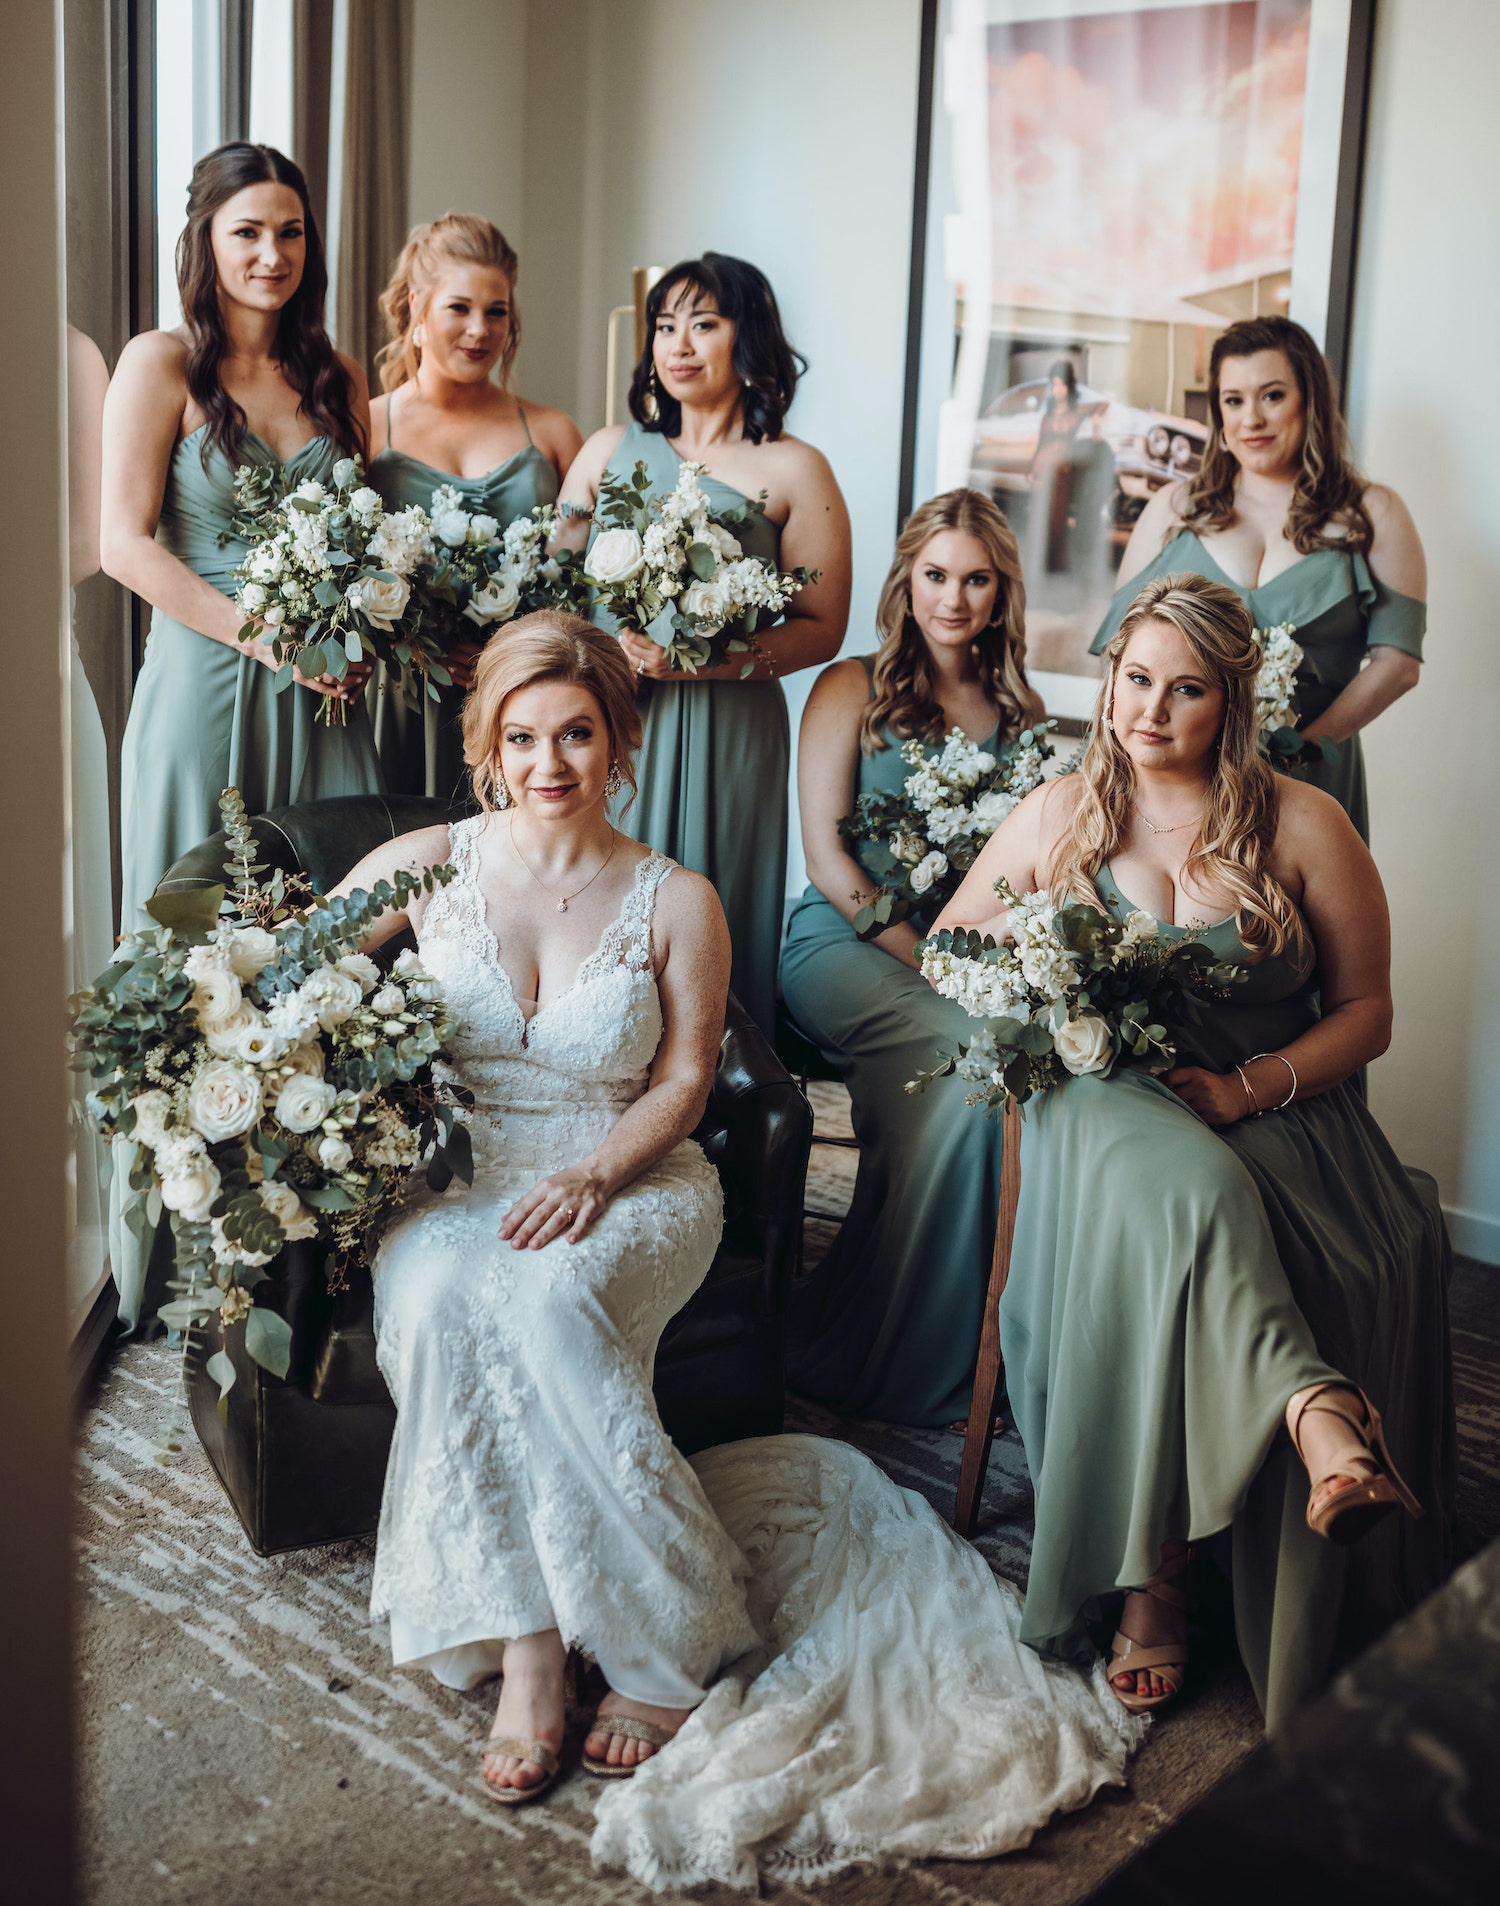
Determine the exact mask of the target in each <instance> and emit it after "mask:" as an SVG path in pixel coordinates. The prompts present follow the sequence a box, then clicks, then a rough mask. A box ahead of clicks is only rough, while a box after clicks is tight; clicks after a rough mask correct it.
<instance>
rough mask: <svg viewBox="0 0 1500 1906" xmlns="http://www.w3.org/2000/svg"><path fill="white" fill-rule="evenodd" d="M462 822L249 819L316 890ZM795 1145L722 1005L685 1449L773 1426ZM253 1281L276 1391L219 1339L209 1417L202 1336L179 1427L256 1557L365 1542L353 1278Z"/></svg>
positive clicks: (765, 1048)
mask: <svg viewBox="0 0 1500 1906" xmlns="http://www.w3.org/2000/svg"><path fill="white" fill-rule="evenodd" d="M462 811H464V810H462V809H461V808H450V807H449V806H448V804H447V803H445V802H442V801H429V800H421V799H417V798H395V797H392V798H388V799H384V798H381V797H380V796H378V795H352V796H348V797H346V798H344V799H341V800H329V801H313V802H308V803H306V804H305V805H303V806H301V807H287V808H279V809H276V810H275V811H274V812H272V813H270V814H263V815H261V816H259V817H258V818H257V819H255V820H254V821H253V822H252V826H253V829H254V832H255V837H256V841H257V844H258V846H259V849H260V851H259V853H258V854H257V856H256V858H257V859H259V860H262V861H264V862H266V864H267V866H268V868H276V867H280V868H282V869H284V870H285V871H286V872H288V873H292V872H300V873H305V874H306V875H308V877H309V878H310V879H311V880H312V881H313V883H314V885H315V886H316V887H317V888H318V889H319V890H320V891H323V892H326V891H327V889H328V888H329V887H332V886H335V885H336V884H337V883H338V881H340V880H341V879H342V878H343V877H344V875H345V874H346V873H347V872H348V870H349V868H350V867H352V866H353V865H354V864H355V863H356V862H357V861H358V860H360V859H361V858H362V857H363V856H364V855H365V854H367V853H368V852H370V850H371V849H372V848H373V847H375V846H377V845H378V844H379V843H380V842H381V841H383V840H390V839H392V838H394V837H395V836H396V835H398V834H404V833H410V832H412V831H413V830H414V829H416V828H419V827H430V826H432V825H434V824H435V823H437V822H439V821H445V820H448V819H450V818H453V817H455V816H456V815H457V814H458V813H460V812H462ZM224 858H225V848H224V839H223V836H222V835H216V836H215V837H214V838H213V839H211V840H208V841H205V842H204V843H203V845H202V846H201V847H196V848H194V849H193V851H192V852H191V853H189V854H185V855H184V856H183V858H182V859H181V860H179V861H178V862H177V864H176V865H175V866H174V867H172V868H171V869H170V870H169V871H168V873H167V874H166V875H165V877H164V878H163V880H162V881H161V883H160V889H159V890H161V889H165V890H171V889H172V888H182V887H189V886H199V885H202V884H204V883H207V882H213V881H217V880H219V879H221V878H222V869H223V862H224ZM397 944H399V942H398V943H397ZM811 1134H812V1114H811V1112H810V1111H809V1109H808V1104H807V1101H806V1099H805V1098H804V1097H803V1095H802V1094H801V1092H799V1091H798V1089H797V1087H796V1085H795V1084H794V1083H793V1082H792V1079H791V1077H790V1076H789V1074H788V1073H787V1071H786V1069H785V1067H784V1066H783V1065H782V1064H781V1062H780V1061H779V1060H778V1059H777V1057H776V1055H775V1054H774V1053H773V1052H772V1050H771V1048H770V1046H769V1044H768V1043H767V1042H766V1040H765V1039H764V1038H763V1037H762V1035H761V1033H760V1031H759V1029H758V1028H757V1027H756V1025H755V1023H754V1022H753V1021H752V1020H751V1018H750V1017H749V1015H748V1014H747V1013H746V1012H745V1010H744V1008H743V1007H742V1006H741V1005H740V1004H739V1002H738V1001H737V1000H736V999H735V998H734V996H733V994H731V995H730V999H729V1008H728V1012H727V1014H726V1018H725V1026H724V1039H723V1044H722V1045H721V1047H720V1051H719V1064H718V1069H717V1072H716V1073H715V1076H714V1083H713V1089H712V1091H711V1093H710V1095H709V1103H708V1110H707V1112H706V1113H705V1115H704V1118H703V1122H702V1124H701V1125H700V1126H699V1128H698V1130H697V1132H696V1133H695V1134H694V1136H695V1137H696V1138H697V1139H698V1142H699V1143H700V1144H701V1145H702V1146H703V1148H704V1150H705V1151H706V1152H707V1154H708V1156H709V1158H710V1159H711V1160H712V1162H713V1164H714V1165H715V1167H716V1168H717V1170H718V1173H719V1177H720V1180H721V1182H722V1184H723V1187H724V1205H725V1217H724V1236H723V1239H722V1241H721V1243H720V1245H719V1250H718V1254H717V1256H716V1257H715V1258H714V1261H713V1264H712V1266H711V1267H710V1270H709V1273H708V1276H707V1278H706V1279H705V1281H704V1283H703V1285H702V1287H701V1288H700V1289H699V1290H698V1291H697V1293H696V1294H695V1295H694V1297H693V1299H692V1301H691V1302H690V1303H689V1304H688V1306H687V1308H686V1309H685V1310H683V1311H682V1312H681V1313H680V1314H679V1315H678V1316H677V1317H675V1318H673V1320H672V1322H671V1323H670V1324H669V1325H668V1327H667V1330H666V1333H665V1335H664V1336H663V1338H662V1343H661V1348H660V1350H659V1351H658V1353H657V1359H656V1399H657V1405H658V1407H659V1409H660V1411H661V1417H662V1421H663V1423H664V1424H665V1426H666V1428H667V1431H668V1433H669V1434H670V1435H671V1436H672V1437H673V1438H674V1439H675V1440H676V1442H677V1443H678V1444H679V1445H680V1446H681V1447H682V1448H683V1449H685V1450H688V1451H692V1450H695V1449H703V1448H707V1447H708V1446H709V1445H711V1444H714V1443H724V1442H730V1441H733V1440H735V1439H736V1438H739V1437H745V1436H765V1435H774V1434H775V1433H776V1432H778V1431H779V1430H780V1428H781V1424H782V1365H783V1351H784V1343H785V1332H786V1300H787V1291H788V1286H789V1284H790V1281H791V1277H792V1272H793V1268H794V1266H795V1264H796V1260H797V1246H798V1239H799V1236H800V1232H801V1213H802V1198H803V1184H804V1180H805V1177H806V1172H807V1155H808V1146H809V1143H810V1140H811ZM269 1268H270V1278H271V1281H270V1284H269V1285H262V1286H261V1287H260V1289H259V1290H258V1292H257V1297H258V1299H259V1301H260V1302H262V1303H264V1302H267V1301H269V1302H270V1303H271V1304H272V1305H273V1306H274V1307H275V1308H276V1309H277V1310H279V1311H280V1312H281V1314H282V1315H283V1316H284V1317H285V1318H286V1319H287V1321H288V1323H289V1324H290V1325H291V1327H292V1345H291V1364H290V1367H289V1369H288V1371H287V1374H286V1377H285V1378H284V1379H281V1378H277V1377H274V1376H272V1375H270V1374H269V1373H268V1372H267V1371H265V1370H263V1369H262V1368H261V1367H260V1365H259V1364H256V1363H254V1362H252V1361H251V1359H250V1358H249V1357H248V1356H247V1355H246V1353H245V1347H244V1326H243V1324H237V1325H234V1326H232V1327H231V1329H230V1330H229V1332H228V1343H227V1349H228V1352H229V1355H230V1357H231V1359H232V1360H233V1362H234V1366H235V1371H236V1378H237V1380H236V1382H235V1385H234V1387H233V1389H232V1390H231V1391H230V1392H229V1396H228V1399H227V1402H228V1409H227V1415H226V1418H225V1420H223V1421H222V1422H221V1421H220V1418H219V1413H218V1408H217V1404H218V1386H217V1385H216V1384H215V1383H214V1382H213V1380H212V1379H211V1378H209V1377H208V1375H207V1374H206V1372H205V1369H204V1365H205V1363H206V1361H207V1354H208V1350H210V1349H212V1348H214V1347H217V1336H218V1330H217V1326H216V1327H215V1329H214V1331H213V1332H212V1338H213V1340H214V1341H213V1342H211V1343H210V1344H209V1345H208V1346H207V1347H206V1348H202V1347H200V1350H199V1354H196V1355H195V1356H194V1357H193V1359H192V1361H191V1366H190V1375H189V1381H188V1392H189V1399H190V1403H191V1407H192V1416H193V1423H194V1426H195V1428H196V1429H197V1432H198V1435H199V1437H200V1439H201V1441H202V1443H203V1446H204V1448H205V1449H206V1451H207V1452H208V1457H209V1461H210V1462H211V1463H212V1464H213V1467H214V1469H215V1471H216V1472H217V1474H218V1477H219V1480H220V1481H221V1482H222V1483H223V1485H224V1488H225V1490H226V1491H227V1493H228V1495H229V1498H230V1501H231V1502H232V1503H233V1504H234V1507H235V1510H236V1512H237V1513H238V1515H239V1518H240V1521H241V1522H242V1523H243V1524H244V1526H245V1532H246V1534H247V1535H248V1536H249V1538H250V1542H251V1546H252V1547H253V1548H254V1549H255V1550H256V1552H257V1553H258V1554H261V1555H274V1554H277V1553H280V1552H282V1551H285V1550H288V1549H298V1548H306V1547H309V1546H311V1545H313V1544H315V1543H320V1542H334V1541H339V1540H341V1539H343V1538H345V1537H348V1536H355V1535H366V1534H368V1533H369V1532H370V1531H371V1530H372V1529H374V1527H375V1524H376V1521H377V1518H378V1516H379V1512H380V1494H381V1486H382V1484H383V1481H384V1477H385V1465H386V1456H387V1453H388V1451H389V1447H390V1440H391V1431H392V1428H393V1426H394V1424H395V1420H396V1412H395V1407H394V1405H393V1404H392V1402H391V1399H390V1394H389V1392H388V1391H387V1389H386V1387H385V1383H384V1381H383V1379H382V1378H381V1375H380V1372H379V1370H378V1369H377V1368H376V1364H375V1333H374V1321H373V1311H374V1292H373V1289H372V1286H371V1284H370V1280H369V1277H368V1275H365V1276H362V1277H360V1278H359V1279H358V1280H357V1282H356V1283H355V1284H354V1286H353V1287H352V1288H351V1289H349V1290H348V1291H346V1292H343V1293H341V1294H340V1295H338V1296H335V1297H330V1296H329V1294H328V1291H327V1289H326V1287H325V1283H324V1277H323V1253H322V1247H321V1246H320V1245H317V1244H289V1245H287V1246H286V1247H285V1249H284V1250H283V1251H282V1253H281V1255H280V1256H279V1257H278V1258H277V1259H276V1260H275V1262H274V1263H273V1264H272V1265H271V1266H270V1267H269Z"/></svg>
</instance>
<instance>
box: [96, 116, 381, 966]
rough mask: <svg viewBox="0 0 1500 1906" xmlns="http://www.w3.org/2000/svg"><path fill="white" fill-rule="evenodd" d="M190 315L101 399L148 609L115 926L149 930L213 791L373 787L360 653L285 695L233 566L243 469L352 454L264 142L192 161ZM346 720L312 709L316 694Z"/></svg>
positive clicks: (290, 797) (131, 362)
mask: <svg viewBox="0 0 1500 1906" xmlns="http://www.w3.org/2000/svg"><path fill="white" fill-rule="evenodd" d="M177 283H178V288H179V291H180V293H181V297H182V312H183V320H182V323H181V324H180V325H179V326H178V327H177V328H176V329H175V330H172V331H147V332H145V333H144V334H143V335H142V336H140V337H137V338H132V339H131V341H130V343H129V344H127V345H126V347H125V349H124V351H123V352H122V353H121V355H120V362H119V366H118V368H117V369H116V371H115V375H114V381H113V382H112V384H111V385H110V389H109V396H108V399H107V401H106V404H105V412H104V476H103V510H102V523H101V539H100V540H101V557H102V562H103V567H104V568H105V570H107V572H108V573H109V574H110V575H111V576H113V577H115V578H116V580H117V581H119V582H122V583H124V584H125V586H126V587H127V588H128V589H132V590H134V592H135V593H136V594H137V595H138V596H142V597H144V598H145V600H146V601H147V602H149V603H150V604H151V605H152V608H153V610H154V611H155V613H154V614H153V616H152V618H151V631H150V635H149V637H148V639H147V643H146V660H145V665H144V667H143V668H142V670H141V673H140V677H139V679H138V680H137V682H136V685H135V694H134V698H133V700H132V703H131V709H130V719H129V721H128V722H127V724H126V728H125V740H124V749H123V756H122V760H121V770H120V774H121V824H120V831H121V839H122V855H123V862H124V869H123V875H124V877H123V894H122V900H121V913H120V917H121V925H122V928H123V929H125V930H126V931H128V930H130V929H131V928H133V927H138V926H140V925H142V924H144V916H143V914H142V913H141V911H140V908H141V904H142V902H143V901H145V900H146V899H148V898H149V897H150V894H151V892H152V889H153V888H154V887H155V885H156V883H157V881H158V880H159V879H160V877H161V875H162V873H163V872H164V871H165V869H166V868H167V867H169V866H170V865H171V864H172V862H173V861H174V860H176V859H177V858H178V856H179V855H180V854H182V853H185V852H186V850H187V849H188V848H190V847H193V846H196V844H197V843H198V842H199V841H201V840H203V839H204V838H205V837H206V836H207V835H209V834H212V833H213V832H214V831H215V830H216V829H217V827H218V825H219V819H218V799H219V794H220V791H221V790H222V789H223V788H225V787H227V786H230V785H234V786H236V787H238V788H239V789H240V791H241V793H243V795H244V797H245V802H246V805H247V806H248V807H249V809H250V811H251V812H252V813H257V812H260V811H261V810H263V809H265V808H270V807H280V806H283V805H285V804H287V803H290V802H294V801H312V800H318V799H320V798H322V797H324V796H326V795H336V794H364V793H372V792H378V791H379V788H380V771H379V766H378V764H377V762H376V759H375V749H374V743H373V741H372V739H371V735H370V728H369V721H368V718H367V716H366V714H365V710H364V704H363V700H362V691H363V688H364V682H365V677H366V675H367V674H368V669H367V667H365V666H364V665H361V664H357V663H356V664H354V665H352V666H351V667H350V669H349V672H348V674H347V675H346V676H345V677H344V679H343V681H342V682H336V681H334V680H333V679H332V678H331V677H329V676H323V677H319V678H318V679H317V680H315V681H309V680H307V679H306V678H305V677H303V676H302V675H301V674H300V673H299V674H298V675H297V676H296V685H294V686H293V687H291V688H288V689H287V690H285V691H284V692H283V693H282V694H279V695H278V694H277V693H276V691H275V688H274V685H273V676H274V672H275V668H276V663H275V658H274V657H273V655H272V653H271V645H270V643H269V641H266V640H262V639H260V638H256V639H255V640H252V641H248V642H243V643H242V642H241V641H240V640H239V639H238V638H239V630H240V628H241V627H242V625H243V623H244V620H245V618H244V616H243V614H242V613H241V611H240V610H239V609H237V608H236V607H235V605H234V603H233V601H232V600H231V594H230V592H231V590H232V588H233V581H232V575H231V572H232V571H233V570H234V568H235V566H236V565H237V564H238V563H239V562H240V561H241V560H242V559H243V557H244V554H245V544H244V543H243V542H242V541H241V540H240V539H239V538H238V537H237V536H235V535H234V533H233V532H232V530H231V528H230V523H231V518H232V515H233V508H234V476H235V471H236V469H237V468H239V467H240V466H241V465H243V464H246V463H255V464H270V465H273V466H274V467H276V468H278V469H279V470H281V471H283V472H284V473H285V474H286V475H287V476H288V477H289V478H294V479H295V480H297V481H299V482H305V481H308V480H312V479H317V480H326V479H327V478H328V476H329V473H330V471H331V470H332V467H333V465H334V463H335V461H336V460H337V459H338V458H340V457H347V456H351V455H353V454H354V453H356V452H359V453H363V452H364V450H365V447H366V444H367V442H368V437H369V423H370V411H369V401H368V396H367V393H366V388H365V377H364V373H363V371H362V370H361V369H360V368H359V366H358V365H357V364H356V363H354V361H353V360H352V359H351V358H347V357H343V356H341V355H340V354H339V353H338V352H337V351H335V350H334V348H333V345H332V343H331V342H330V341H329V337H328V333H327V331H326V329H325V328H324V322H323V301H324V297H325V295H326V293H327V289H328V273H327V269H326V267H325V265H324V262H323V250H322V246H321V245H320V244H319V242H318V232H317V227H316V225H315V224H314V222H313V217H312V209H311V206H310V205H309V203H308V197H307V184H306V181H305V180H304V179H303V177H302V174H301V172H300V171H299V170H298V168H297V167H296V166H295V165H294V164H293V163H292V161H291V160H290V159H288V158H286V157H285V156H284V154H282V153H280V152H277V151H276V150H275V148H274V147H271V146H257V145H248V144H243V143H235V144H231V145H225V146H220V147H219V148H218V149H217V151H214V152H210V153H208V154H207V155H206V156H205V157H204V158H202V159H200V160H199V161H198V163H197V165H196V166H194V168H193V177H192V183H191V185H190V186H189V188H188V222H187V226H186V229H185V230H184V231H183V234H182V236H181V238H179V240H178V241H177ZM330 695H331V696H334V697H336V698H338V699H339V700H341V701H343V702H344V703H345V704H346V708H345V710H344V713H345V714H346V716H347V720H346V721H345V722H344V723H343V724H338V723H335V724H328V723H324V722H320V721H317V720H315V717H316V715H317V713H318V708H319V703H320V701H321V699H322V697H324V696H330Z"/></svg>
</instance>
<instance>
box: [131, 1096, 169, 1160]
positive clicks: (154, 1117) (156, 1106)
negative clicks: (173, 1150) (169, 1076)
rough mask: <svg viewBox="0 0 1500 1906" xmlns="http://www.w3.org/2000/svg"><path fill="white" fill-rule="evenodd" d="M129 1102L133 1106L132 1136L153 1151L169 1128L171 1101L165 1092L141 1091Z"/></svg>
mask: <svg viewBox="0 0 1500 1906" xmlns="http://www.w3.org/2000/svg"><path fill="white" fill-rule="evenodd" d="M130 1103H131V1104H132V1105H133V1106H134V1107H135V1133H134V1136H135V1137H136V1138H138V1139H139V1140H140V1142H141V1144H143V1145H149V1146H150V1147H151V1149H152V1150H153V1151H154V1150H155V1149H156V1147H157V1146H158V1145H159V1144H160V1143H161V1142H162V1140H163V1139H164V1138H165V1137H166V1135H167V1132H168V1130H169V1129H170V1120H171V1116H172V1101H171V1099H170V1098H168V1096H167V1094H166V1093H165V1092H142V1093H141V1094H140V1095H139V1096H138V1097H136V1098H133V1099H132V1100H131V1101H130Z"/></svg>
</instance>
